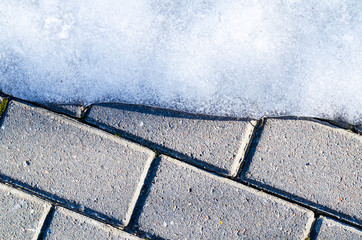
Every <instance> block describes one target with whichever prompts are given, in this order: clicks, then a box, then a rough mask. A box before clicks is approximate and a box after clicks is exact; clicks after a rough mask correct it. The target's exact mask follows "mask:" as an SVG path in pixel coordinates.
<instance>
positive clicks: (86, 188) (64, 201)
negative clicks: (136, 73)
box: [0, 95, 362, 240]
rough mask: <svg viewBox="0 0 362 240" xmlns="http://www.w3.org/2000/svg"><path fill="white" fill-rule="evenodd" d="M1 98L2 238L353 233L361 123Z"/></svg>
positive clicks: (360, 234) (359, 209) (361, 189)
mask: <svg viewBox="0 0 362 240" xmlns="http://www.w3.org/2000/svg"><path fill="white" fill-rule="evenodd" d="M0 100H1V101H2V104H1V105H0V113H1V118H0V166H1V167H0V240H8V239H87V240H89V239H362V231H361V227H362V176H361V167H362V136H361V135H360V133H359V132H358V128H356V129H345V128H340V127H337V126H335V125H332V124H330V123H327V122H325V121H322V120H316V119H301V118H268V119H262V120H259V121H255V120H245V119H235V118H218V117H209V116H199V115H191V114H185V113H180V112H173V111H169V110H163V109H157V108H150V107H142V106H135V105H126V104H96V105H93V106H90V107H87V108H84V107H82V106H77V105H63V106H57V105H47V106H42V105H38V104H36V105H34V104H31V103H29V102H26V101H22V100H19V99H14V98H11V97H10V96H4V95H3V96H2V97H0Z"/></svg>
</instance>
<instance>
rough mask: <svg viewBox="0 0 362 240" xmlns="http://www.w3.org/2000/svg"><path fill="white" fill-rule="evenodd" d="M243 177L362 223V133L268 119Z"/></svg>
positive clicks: (320, 125)
mask: <svg viewBox="0 0 362 240" xmlns="http://www.w3.org/2000/svg"><path fill="white" fill-rule="evenodd" d="M255 142H256V143H255V144H254V145H253V149H252V152H253V154H251V159H249V160H248V161H249V162H248V164H247V166H246V167H245V170H244V172H243V174H242V178H243V179H245V180H246V181H250V182H251V183H254V184H257V185H259V186H262V187H264V188H267V189H269V190H271V191H273V192H276V193H278V194H282V195H285V196H288V197H290V198H293V199H296V200H299V201H302V202H305V203H306V204H311V205H313V206H315V207H318V208H320V209H322V210H324V211H327V212H331V213H333V214H342V215H343V216H344V217H346V218H348V219H350V220H351V221H355V222H358V223H361V221H362V205H361V202H362V195H361V186H362V178H361V169H362V136H360V135H357V134H355V133H350V132H347V131H346V130H342V129H337V128H334V127H329V126H326V125H323V124H320V123H317V122H312V121H303V120H280V119H278V120H277V119H268V120H266V122H265V125H264V127H263V129H262V131H261V133H260V134H259V135H258V136H257V139H256V141H255Z"/></svg>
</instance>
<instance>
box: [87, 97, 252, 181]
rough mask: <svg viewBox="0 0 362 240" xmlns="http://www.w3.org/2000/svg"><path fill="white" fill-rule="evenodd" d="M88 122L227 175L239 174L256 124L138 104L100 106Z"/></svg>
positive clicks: (89, 117) (91, 110)
mask: <svg viewBox="0 0 362 240" xmlns="http://www.w3.org/2000/svg"><path fill="white" fill-rule="evenodd" d="M86 121H88V122H90V123H92V124H95V125H97V126H100V127H101V128H105V129H108V130H111V131H114V132H116V133H118V134H120V135H123V136H127V137H131V138H134V139H137V140H138V141H141V142H144V143H145V144H147V145H150V146H152V147H154V148H157V149H160V150H162V151H165V152H167V153H168V154H170V155H173V156H175V157H178V158H182V159H184V160H186V161H190V162H192V163H194V164H197V165H199V166H201V167H206V168H208V169H211V170H214V171H218V172H219V173H221V174H224V175H236V174H237V171H238V169H239V166H240V162H241V161H242V158H243V156H244V153H245V149H246V147H247V145H248V143H249V139H250V137H251V135H252V131H253V129H254V127H253V125H255V122H254V121H251V122H250V121H242V120H233V121H231V120H225V119H220V118H215V117H202V116H199V115H191V114H185V113H180V112H173V111H168V110H161V109H154V108H150V107H141V106H135V105H122V104H97V105H94V106H92V108H91V109H90V111H89V114H88V116H87V117H86Z"/></svg>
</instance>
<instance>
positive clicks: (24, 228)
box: [0, 184, 50, 240]
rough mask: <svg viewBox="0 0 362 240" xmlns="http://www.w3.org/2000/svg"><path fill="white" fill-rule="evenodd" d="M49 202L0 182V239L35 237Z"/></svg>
mask: <svg viewBox="0 0 362 240" xmlns="http://www.w3.org/2000/svg"><path fill="white" fill-rule="evenodd" d="M49 210H50V204H48V203H46V202H44V201H42V200H40V199H38V198H35V197H32V196H31V195H29V194H26V193H24V192H21V191H19V190H17V189H15V188H12V187H9V186H6V185H4V184H0V239H1V240H11V239H14V240H15V239H37V238H38V235H39V233H40V230H41V228H42V226H43V223H44V221H45V218H46V215H47V214H48V212H49Z"/></svg>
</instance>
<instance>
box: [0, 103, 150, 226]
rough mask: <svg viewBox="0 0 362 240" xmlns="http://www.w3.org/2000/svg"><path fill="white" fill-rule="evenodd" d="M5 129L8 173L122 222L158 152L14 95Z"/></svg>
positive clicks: (0, 149)
mask: <svg viewBox="0 0 362 240" xmlns="http://www.w3.org/2000/svg"><path fill="white" fill-rule="evenodd" d="M0 135H1V138H0V165H1V166H2V167H1V169H0V176H1V177H2V178H3V179H6V180H8V181H9V180H10V181H14V182H17V183H19V184H21V185H23V186H25V187H28V188H30V189H32V190H33V191H37V192H39V193H41V194H43V195H45V196H47V197H51V198H54V199H55V200H57V201H61V202H64V203H65V204H67V205H68V206H70V207H73V208H78V209H80V210H81V211H85V212H89V214H94V215H95V216H98V217H105V218H108V219H111V220H113V221H115V222H117V223H119V224H122V225H125V224H127V222H128V220H129V218H130V215H131V213H132V211H133V206H134V204H135V201H136V198H137V197H138V194H139V192H140V189H141V187H142V184H143V181H144V178H145V176H146V174H147V170H148V168H149V165H150V163H151V161H152V159H153V158H154V153H153V152H152V151H151V150H148V149H146V148H143V147H141V146H139V145H137V144H134V143H131V142H128V141H125V140H122V139H120V138H118V137H116V136H113V135H111V134H107V133H105V132H103V131H100V130H97V129H95V128H92V127H89V126H87V125H84V124H82V123H80V122H77V121H74V120H71V119H68V118H66V117H61V116H59V115H57V114H53V113H51V112H49V111H47V110H44V109H41V108H37V107H34V106H31V105H27V104H23V103H20V102H15V101H11V102H10V104H9V107H8V109H7V111H6V113H5V118H4V121H3V123H2V125H1V127H0Z"/></svg>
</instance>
